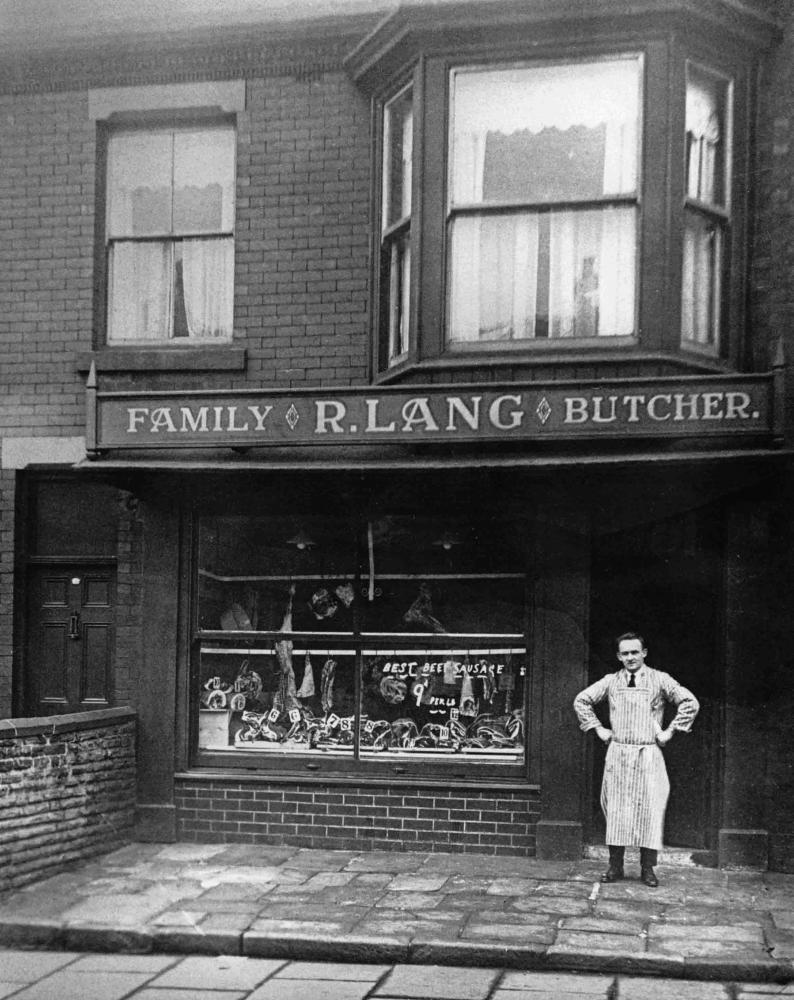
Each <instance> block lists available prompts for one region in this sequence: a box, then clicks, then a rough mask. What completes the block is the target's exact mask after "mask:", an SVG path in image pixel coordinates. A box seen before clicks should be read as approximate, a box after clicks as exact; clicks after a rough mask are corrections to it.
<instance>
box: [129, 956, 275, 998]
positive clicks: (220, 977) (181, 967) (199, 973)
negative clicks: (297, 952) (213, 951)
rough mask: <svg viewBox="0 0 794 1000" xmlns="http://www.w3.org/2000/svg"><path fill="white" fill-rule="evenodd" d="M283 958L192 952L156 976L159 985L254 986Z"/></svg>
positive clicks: (201, 986)
mask: <svg viewBox="0 0 794 1000" xmlns="http://www.w3.org/2000/svg"><path fill="white" fill-rule="evenodd" d="M283 964H284V963H283V962H280V961H268V960H267V959H261V958H240V957H238V956H233V955H223V956H218V957H209V956H208V957H199V956H190V957H189V958H183V959H181V960H180V961H179V962H178V963H177V964H176V965H174V966H172V968H170V969H167V970H166V971H165V972H162V973H160V974H159V975H157V976H155V977H153V978H152V980H151V982H150V983H149V986H151V987H156V988H157V989H166V988H172V989H182V990H187V989H191V990H192V989H203V990H252V989H254V988H255V987H256V986H258V985H259V984H260V983H262V982H264V981H265V980H266V979H267V978H268V977H269V976H272V975H273V974H274V973H275V972H278V970H279V969H281V968H282V966H283Z"/></svg>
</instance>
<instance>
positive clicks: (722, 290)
mask: <svg viewBox="0 0 794 1000" xmlns="http://www.w3.org/2000/svg"><path fill="white" fill-rule="evenodd" d="M690 68H692V69H694V70H695V71H696V72H698V73H700V74H701V75H702V76H704V77H710V78H711V79H712V80H715V81H718V82H719V83H721V84H723V85H724V88H725V94H724V99H725V123H724V125H725V131H726V137H725V147H726V148H725V151H724V153H723V156H724V162H723V165H722V170H723V177H722V184H723V187H724V197H723V199H722V200H723V204H722V205H720V204H719V203H717V202H716V201H714V202H711V201H705V200H703V199H701V198H697V197H693V196H691V195H690V193H689V183H688V170H689V163H688V155H687V132H686V112H685V113H684V163H683V173H684V209H683V215H684V218H683V222H682V226H681V236H682V241H683V240H684V239H685V236H686V230H687V217H690V218H695V219H698V220H699V221H701V222H706V223H707V224H711V225H712V226H713V227H714V229H715V231H716V232H718V233H719V236H720V241H719V242H720V248H719V259H718V261H717V266H716V267H715V269H714V273H713V275H712V293H716V294H714V296H713V306H712V307H711V308H713V309H714V310H716V317H715V319H714V320H712V319H711V317H710V319H709V322H710V324H712V335H713V340H710V341H708V342H705V343H701V342H699V341H696V340H692V339H689V338H685V337H684V331H683V315H682V319H681V326H682V329H681V331H680V344H681V350H682V351H685V352H686V351H688V352H692V353H693V354H695V355H705V356H708V357H714V358H719V357H721V356H722V355H723V350H724V345H723V341H724V337H725V331H726V316H725V313H726V308H727V306H728V299H727V296H728V292H727V285H728V283H729V278H730V273H731V272H730V262H729V258H730V251H731V234H732V230H733V213H734V187H733V173H734V158H735V154H734V141H735V134H736V127H735V112H734V103H735V102H734V94H735V89H736V87H735V81H734V79H733V77H732V76H731V75H729V74H727V73H723V72H721V71H720V70H719V69H717V68H715V67H714V66H713V65H710V64H709V63H708V61H707V60H704V59H700V58H695V57H693V56H685V57H684V65H683V74H684V99H685V100H686V94H687V87H688V84H689V71H690ZM683 267H684V252H683V247H682V252H681V269H682V275H681V286H680V287H681V300H682V313H683V294H684V288H683ZM715 286H716V287H715ZM710 311H711V310H710Z"/></svg>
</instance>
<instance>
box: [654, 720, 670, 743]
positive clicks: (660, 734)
mask: <svg viewBox="0 0 794 1000" xmlns="http://www.w3.org/2000/svg"><path fill="white" fill-rule="evenodd" d="M672 738H673V730H672V729H662V727H661V726H659V725H657V726H656V742H657V743H658V744H659V746H660V747H664V746H667V744H668V743H669V742H670V740H671V739H672Z"/></svg>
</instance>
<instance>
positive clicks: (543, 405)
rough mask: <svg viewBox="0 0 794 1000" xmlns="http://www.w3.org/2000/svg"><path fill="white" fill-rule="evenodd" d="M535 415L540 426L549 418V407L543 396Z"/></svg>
mask: <svg viewBox="0 0 794 1000" xmlns="http://www.w3.org/2000/svg"><path fill="white" fill-rule="evenodd" d="M535 413H537V415H538V420H540V422H541V423H542V424H545V423H546V421H547V420H548V419H549V417H550V416H551V406H550V405H549V401H548V399H546V397H545V396H544V397H543V398H542V399H541V401H540V402H539V403H538V408H537V409H536V410H535Z"/></svg>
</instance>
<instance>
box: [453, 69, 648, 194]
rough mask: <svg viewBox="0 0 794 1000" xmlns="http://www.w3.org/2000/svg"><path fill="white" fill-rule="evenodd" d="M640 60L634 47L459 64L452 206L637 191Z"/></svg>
mask: <svg viewBox="0 0 794 1000" xmlns="http://www.w3.org/2000/svg"><path fill="white" fill-rule="evenodd" d="M641 69H642V59H641V57H640V56H638V55H632V56H628V57H623V58H617V59H609V60H607V59H604V60H598V61H589V62H588V61H579V62H575V63H555V64H551V65H548V66H540V65H532V66H527V65H516V64H514V65H511V66H504V67H493V66H487V67H467V68H465V69H456V70H453V71H452V74H451V82H450V89H451V99H450V103H451V109H450V122H451V124H450V129H449V164H450V166H449V185H448V188H449V204H450V208H455V207H459V206H461V205H474V204H483V205H486V204H496V203H506V202H512V203H516V204H524V205H529V204H533V203H544V204H555V203H560V202H569V201H589V200H593V199H595V198H599V197H610V196H611V197H615V196H627V195H630V196H635V195H636V190H637V186H638V184H637V178H638V176H639V170H640V142H639V137H640V134H641V113H640V96H641V88H642V81H641V76H642V73H641ZM594 167H595V168H597V169H594Z"/></svg>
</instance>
